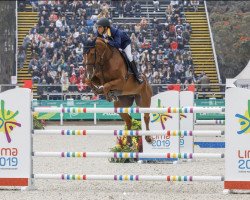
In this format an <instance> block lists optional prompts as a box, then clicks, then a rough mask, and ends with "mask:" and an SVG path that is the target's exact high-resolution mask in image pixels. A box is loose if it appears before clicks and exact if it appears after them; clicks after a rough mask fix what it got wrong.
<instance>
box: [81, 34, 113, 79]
mask: <svg viewBox="0 0 250 200" xmlns="http://www.w3.org/2000/svg"><path fill="white" fill-rule="evenodd" d="M84 54H85V65H86V69H87V77H86V78H87V79H88V81H91V79H92V78H93V77H94V76H95V75H96V73H98V72H100V71H102V70H103V67H104V65H105V63H106V62H107V61H108V60H109V58H110V57H111V55H112V49H111V47H110V46H109V45H108V44H106V43H105V42H104V40H103V39H101V38H96V39H95V40H94V41H89V42H87V44H86V45H85V49H84Z"/></svg>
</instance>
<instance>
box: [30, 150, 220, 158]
mask: <svg viewBox="0 0 250 200" xmlns="http://www.w3.org/2000/svg"><path fill="white" fill-rule="evenodd" d="M33 156H36V157H61V158H93V157H95V158H179V159H195V158H224V154H220V153H139V152H33Z"/></svg>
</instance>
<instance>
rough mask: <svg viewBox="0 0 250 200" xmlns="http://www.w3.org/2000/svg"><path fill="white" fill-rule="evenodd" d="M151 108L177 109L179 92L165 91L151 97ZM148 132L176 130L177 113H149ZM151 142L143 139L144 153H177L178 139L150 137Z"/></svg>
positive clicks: (143, 125)
mask: <svg viewBox="0 0 250 200" xmlns="http://www.w3.org/2000/svg"><path fill="white" fill-rule="evenodd" d="M151 107H153V108H166V107H179V92H178V91H166V92H162V93H160V94H157V95H155V96H153V97H152V100H151ZM142 119H143V116H142ZM149 127H150V130H178V129H179V113H151V115H150V125H149ZM142 129H143V130H145V124H144V123H143V122H142ZM152 137H153V139H154V140H153V142H152V143H148V142H147V141H146V140H145V138H144V137H143V152H144V153H150V152H151V153H152V152H153V153H168V152H171V153H178V152H179V137H176V136H172V137H168V136H152Z"/></svg>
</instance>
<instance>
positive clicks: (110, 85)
mask: <svg viewBox="0 0 250 200" xmlns="http://www.w3.org/2000/svg"><path fill="white" fill-rule="evenodd" d="M124 84H125V80H123V79H115V80H113V81H110V82H107V83H105V84H104V85H103V93H104V95H105V96H108V93H109V92H110V91H111V90H122V88H123V86H124Z"/></svg>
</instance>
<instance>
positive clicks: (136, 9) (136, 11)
mask: <svg viewBox="0 0 250 200" xmlns="http://www.w3.org/2000/svg"><path fill="white" fill-rule="evenodd" d="M134 16H135V17H141V5H140V3H139V1H138V0H137V1H136V3H135V5H134Z"/></svg>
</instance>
